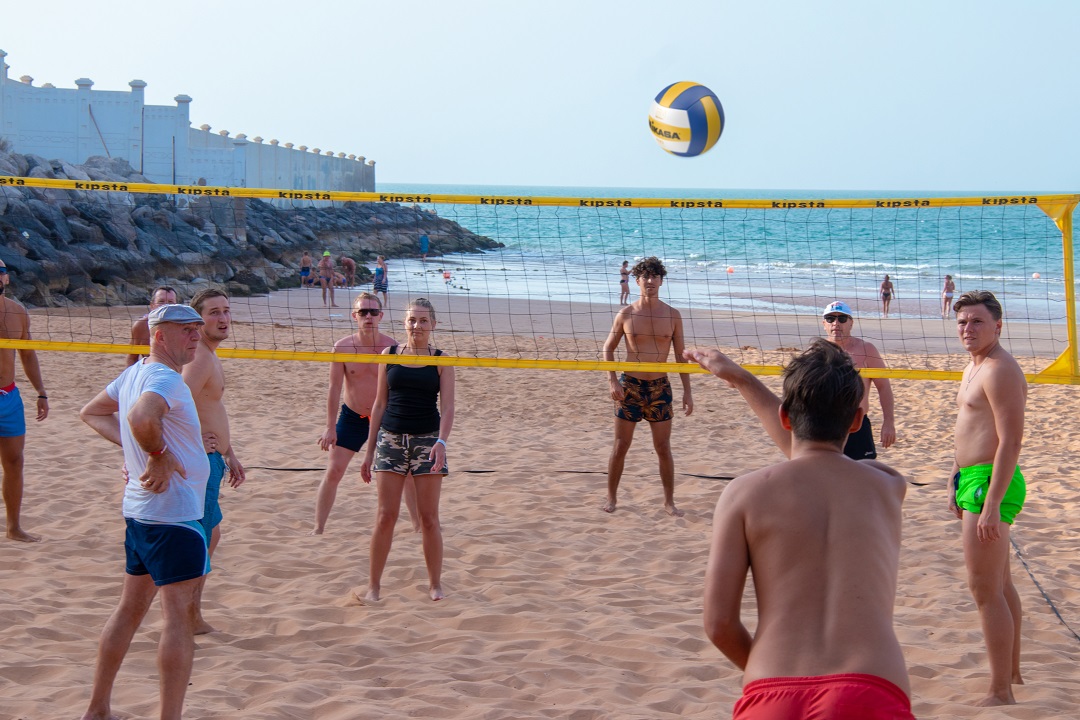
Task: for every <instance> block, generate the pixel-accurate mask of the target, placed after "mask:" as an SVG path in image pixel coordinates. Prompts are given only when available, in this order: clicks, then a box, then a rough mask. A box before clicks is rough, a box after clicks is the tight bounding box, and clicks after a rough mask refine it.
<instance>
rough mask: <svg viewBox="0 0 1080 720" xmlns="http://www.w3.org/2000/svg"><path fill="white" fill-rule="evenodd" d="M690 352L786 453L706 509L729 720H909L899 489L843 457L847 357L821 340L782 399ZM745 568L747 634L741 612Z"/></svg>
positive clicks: (788, 380) (890, 474)
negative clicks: (750, 614) (899, 620)
mask: <svg viewBox="0 0 1080 720" xmlns="http://www.w3.org/2000/svg"><path fill="white" fill-rule="evenodd" d="M686 358H687V359H689V360H692V361H697V362H698V363H699V364H700V365H701V366H702V367H703V368H705V369H706V370H708V371H709V372H711V373H713V374H714V375H716V376H717V377H719V378H721V379H722V380H725V381H727V383H728V384H730V385H732V386H734V387H735V388H737V389H738V390H739V392H740V394H741V395H742V396H743V397H744V398H745V399H746V401H747V402H748V403H749V404H750V407H751V409H753V411H754V413H755V414H756V415H757V416H758V418H759V419H760V420H761V421H762V423H763V424H764V425H765V428H766V430H767V432H768V434H769V435H770V437H772V438H773V440H774V441H776V443H777V444H778V445H779V446H780V448H781V449H782V450H783V451H784V454H785V455H787V456H788V458H789V460H787V461H786V462H782V463H780V464H778V465H771V466H769V467H767V468H764V469H762V470H757V471H755V472H751V473H749V474H747V475H742V476H740V477H737V478H735V479H734V480H732V481H731V482H730V483H728V485H727V487H725V488H724V491H723V493H721V495H720V499H719V500H718V501H717V503H716V510H715V512H714V513H713V532H712V540H711V542H710V546H709V561H708V566H707V568H706V571H705V604H704V613H703V615H704V625H705V634H706V635H707V636H708V638H709V639H710V640H711V641H712V642H713V644H714V645H715V646H716V647H717V649H719V650H720V652H722V653H723V654H724V655H725V656H726V657H727V658H728V659H729V660H730V661H731V662H732V663H733V664H734V665H735V666H736V667H738V668H740V669H741V670H742V671H743V683H744V684H743V694H742V697H741V698H739V700H738V701H736V703H735V707H734V711H733V715H732V718H733V720H741V719H742V718H746V719H748V720H749V719H750V718H808V717H815V718H845V719H854V718H860V719H861V718H871V717H873V718H890V719H891V720H902V719H903V720H914V716H913V715H912V713H911V698H910V693H911V689H910V688H911V683H910V680H909V679H908V671H907V666H906V665H905V663H904V654H903V650H901V648H900V642H899V640H898V639H897V637H896V631H895V629H894V628H893V606H894V605H895V604H896V579H897V574H898V572H899V566H900V529H901V520H902V505H903V501H904V495H905V492H906V490H907V486H906V484H905V482H904V478H903V476H902V475H901V474H900V473H898V472H896V471H895V470H893V469H892V468H890V467H888V466H887V465H883V464H881V463H878V462H875V461H864V462H854V461H852V460H850V459H848V458H846V457H844V456H843V455H842V453H841V448H842V447H843V445H844V441H845V438H846V437H847V434H848V433H849V432H850V431H851V429H852V428H856V427H859V425H860V424H861V420H862V418H861V415H862V412H863V411H862V405H863V402H864V399H863V397H862V396H863V395H864V393H865V384H864V382H863V381H862V380H861V378H860V377H859V374H858V370H857V369H856V368H855V367H854V365H853V364H852V363H851V357H850V356H849V355H847V354H846V353H844V352H842V351H841V350H839V349H838V348H836V347H835V346H834V345H831V344H829V343H827V342H825V341H824V340H821V339H817V340H815V341H814V343H813V344H812V345H811V347H810V349H809V350H807V351H806V352H804V353H803V354H802V355H799V356H798V357H796V358H795V359H794V360H792V361H791V363H790V364H789V365H788V366H787V367H786V368H785V369H784V390H783V399H782V400H781V399H779V398H777V397H776V396H775V395H773V393H772V392H771V391H770V390H769V389H768V388H766V387H765V385H764V384H762V383H761V381H760V380H758V379H757V378H756V377H754V376H753V375H751V374H750V373H749V372H747V371H746V370H745V369H743V368H742V367H740V366H739V365H737V364H736V363H735V362H733V361H732V360H731V359H730V358H728V357H726V356H725V355H724V354H723V353H721V352H720V351H719V350H711V349H710V350H698V349H690V350H687V351H686ZM824 528H827V531H826V530H825V529H824ZM748 574H749V575H752V577H753V581H754V595H755V597H756V599H757V622H756V628H755V630H754V632H753V633H751V631H750V630H749V629H747V628H746V626H745V625H743V622H742V618H741V617H740V615H741V612H742V611H741V607H742V603H743V594H744V588H745V586H746V580H747V576H748ZM853 588H858V591H853Z"/></svg>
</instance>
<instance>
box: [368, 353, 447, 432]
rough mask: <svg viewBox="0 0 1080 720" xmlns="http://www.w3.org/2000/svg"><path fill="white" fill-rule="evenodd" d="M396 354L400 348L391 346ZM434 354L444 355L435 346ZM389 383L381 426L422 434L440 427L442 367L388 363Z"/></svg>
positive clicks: (387, 380) (387, 377)
mask: <svg viewBox="0 0 1080 720" xmlns="http://www.w3.org/2000/svg"><path fill="white" fill-rule="evenodd" d="M390 354H391V355H396V354H397V348H396V347H392V348H390ZM435 355H442V350H436V351H435ZM386 383H387V385H388V386H389V388H390V393H389V396H388V397H387V400H386V410H385V411H384V412H383V417H382V425H381V427H382V429H383V430H386V431H388V432H393V433H404V434H407V435H422V434H424V433H433V432H438V431H439V421H440V417H439V367H438V366H437V365H425V366H423V367H405V366H404V365H388V366H387V368H386Z"/></svg>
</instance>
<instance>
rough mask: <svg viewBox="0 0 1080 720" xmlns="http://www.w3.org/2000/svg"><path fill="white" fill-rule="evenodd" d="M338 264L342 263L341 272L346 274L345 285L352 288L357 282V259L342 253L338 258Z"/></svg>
mask: <svg viewBox="0 0 1080 720" xmlns="http://www.w3.org/2000/svg"><path fill="white" fill-rule="evenodd" d="M338 264H339V265H341V272H342V274H343V275H344V276H345V287H350V288H351V287H352V286H353V285H355V284H356V261H355V260H353V259H352V258H351V257H347V256H345V255H342V256H341V257H339V258H338Z"/></svg>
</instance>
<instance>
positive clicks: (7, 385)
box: [0, 260, 49, 542]
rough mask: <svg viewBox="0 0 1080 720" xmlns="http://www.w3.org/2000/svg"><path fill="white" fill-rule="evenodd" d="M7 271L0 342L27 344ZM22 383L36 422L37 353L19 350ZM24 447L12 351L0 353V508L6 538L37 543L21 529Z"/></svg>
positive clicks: (42, 406) (22, 311)
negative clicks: (30, 390)
mask: <svg viewBox="0 0 1080 720" xmlns="http://www.w3.org/2000/svg"><path fill="white" fill-rule="evenodd" d="M8 282H10V279H9V278H8V269H7V265H6V264H5V263H4V261H3V260H0V338H4V339H5V340H29V339H30V316H29V315H28V314H27V313H26V308H24V307H23V306H22V304H21V303H19V301H18V300H12V299H11V298H9V297H6V296H5V295H4V290H5V289H6V288H7V285H8ZM18 352H19V361H20V362H21V363H22V366H23V372H24V373H26V379H27V380H29V381H30V384H31V385H33V386H34V390H36V391H37V420H38V422H41V421H42V420H44V419H45V418H46V417H48V415H49V395H48V393H46V392H45V383H44V381H42V379H41V366H40V365H38V359H37V353H36V352H35V351H33V350H24V349H20V350H19V351H18ZM25 447H26V417H25V416H24V415H23V402H22V396H21V395H20V394H19V388H17V387H15V350H12V349H8V348H4V349H2V350H0V465H3V472H4V480H3V495H4V508H5V510H6V511H7V538H8V540H19V541H21V542H37V541H38V540H40V539H41V538H39V537H37V536H36V535H31V534H30V533H28V532H26V531H25V530H23V529H22V525H21V524H20V517H19V516H20V513H21V511H22V497H23V449H24V448H25Z"/></svg>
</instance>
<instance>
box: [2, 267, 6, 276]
mask: <svg viewBox="0 0 1080 720" xmlns="http://www.w3.org/2000/svg"><path fill="white" fill-rule="evenodd" d="M0 275H7V268H6V267H0Z"/></svg>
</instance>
